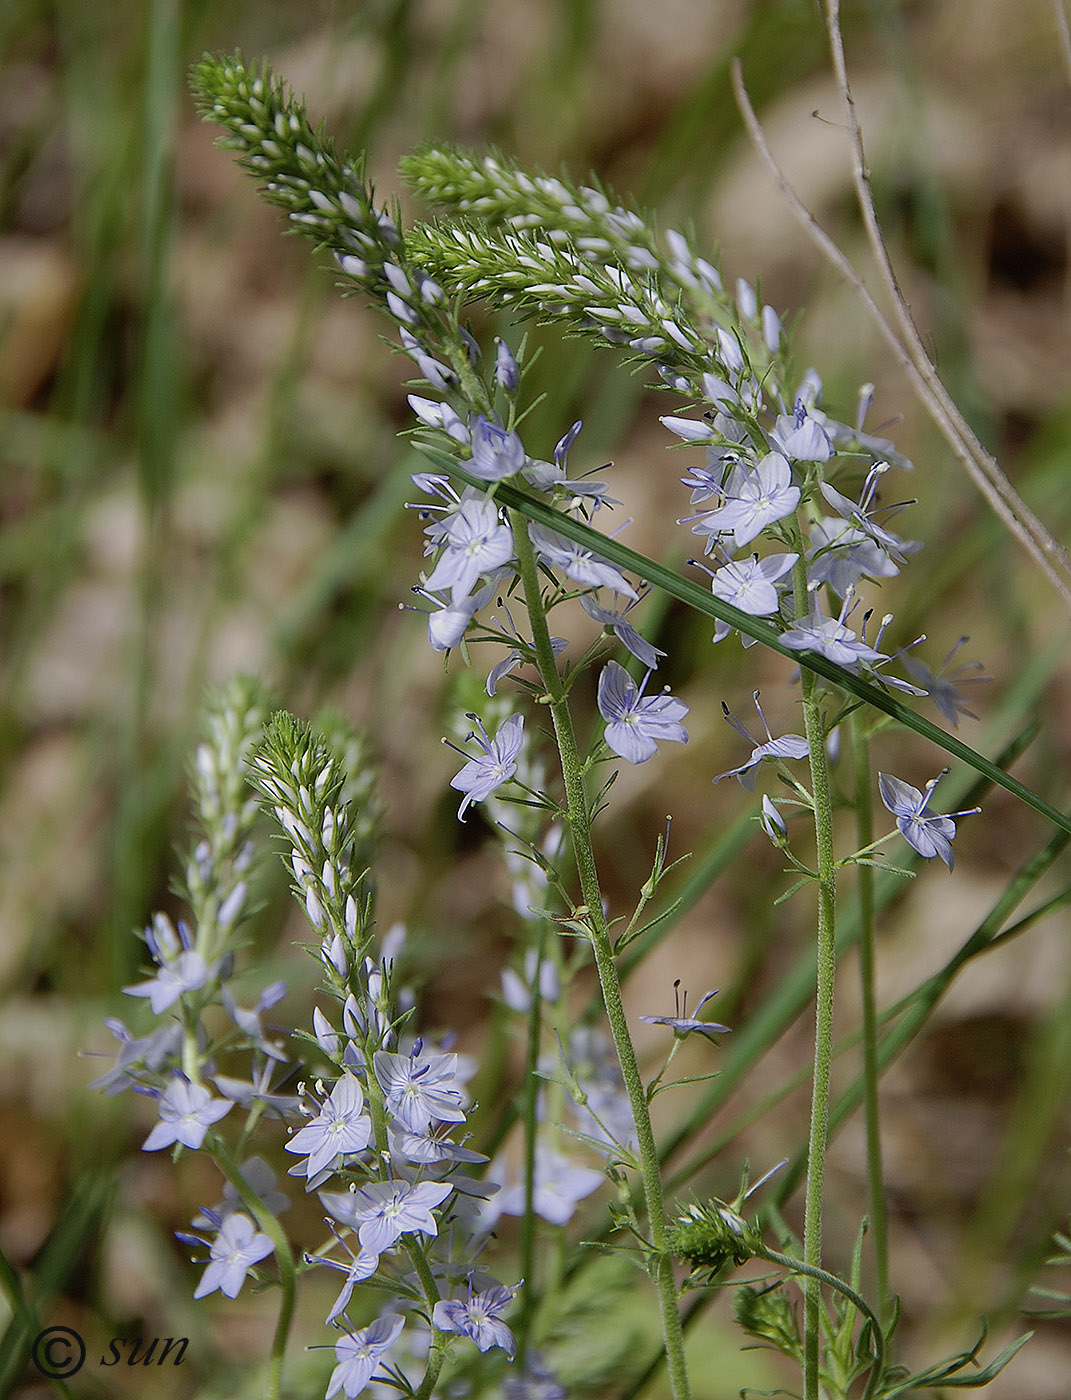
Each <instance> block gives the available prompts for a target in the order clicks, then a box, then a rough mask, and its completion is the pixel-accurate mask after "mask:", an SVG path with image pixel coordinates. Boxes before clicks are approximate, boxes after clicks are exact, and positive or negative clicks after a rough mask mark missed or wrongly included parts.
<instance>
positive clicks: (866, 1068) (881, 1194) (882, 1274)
mask: <svg viewBox="0 0 1071 1400" xmlns="http://www.w3.org/2000/svg"><path fill="white" fill-rule="evenodd" d="M849 734H850V736H851V745H852V767H853V772H854V776H855V829H856V835H857V839H858V842H859V848H860V849H863V848H865V847H867V846H869V845H870V843H871V841H873V839H874V828H873V821H872V819H871V810H870V745H869V743H868V742H867V736H866V730H865V728H864V722H863V717H862V715H860V714H859V712H858V711H856V712H855V713H854V714H853V715H851V717H850V719H849ZM856 875H857V880H858V886H857V888H858V894H859V980H860V995H861V999H862V1010H863V1026H862V1033H863V1104H864V1117H865V1121H866V1161H867V1180H868V1185H869V1193H870V1225H871V1231H872V1235H871V1238H872V1239H873V1241H874V1263H875V1269H876V1273H877V1298H878V1312H879V1313H880V1314H881V1317H882V1319H883V1320H884V1319H886V1318H887V1317H888V1315H889V1229H888V1215H887V1212H886V1210H885V1173H884V1170H883V1165H882V1154H881V1119H880V1116H879V1112H878V1077H879V1067H878V1017H877V1000H876V996H875V975H876V954H875V943H874V870H873V867H872V866H869V865H859V866H856Z"/></svg>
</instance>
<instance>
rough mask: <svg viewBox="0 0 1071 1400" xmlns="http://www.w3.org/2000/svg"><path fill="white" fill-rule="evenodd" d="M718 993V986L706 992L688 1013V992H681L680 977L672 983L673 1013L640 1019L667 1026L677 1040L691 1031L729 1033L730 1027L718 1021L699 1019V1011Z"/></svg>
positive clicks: (651, 1023)
mask: <svg viewBox="0 0 1071 1400" xmlns="http://www.w3.org/2000/svg"><path fill="white" fill-rule="evenodd" d="M717 995H718V988H717V987H715V988H714V990H713V991H712V992H707V994H706V996H703V997H700V998H699V1001H698V1002H697V1004H696V1008H695V1011H694V1012H693V1013H692V1015H691V1016H689V1015H688V993H687V992H683V993H682V992H681V983H680V978H679V977H678V978H677V980H676V981H675V982H674V983H673V1005H674V1011H675V1014H674V1015H672V1016H641V1017H640V1020H641V1021H645V1022H646V1023H647V1025H649V1026H669V1028H670V1030H671V1031H672V1032H673V1034H674V1036H676V1037H677V1039H678V1040H683V1039H684V1037H685V1036H686V1035H691V1034H692V1032H693V1031H696V1032H698V1034H699V1035H705V1036H715V1035H729V1034H730V1027H729V1026H723V1025H721V1024H720V1023H719V1022H718V1021H701V1020H700V1019H699V1013H700V1011H702V1009H703V1007H704V1006H705V1005H706V1003H707V1002H708V1001H709V1000H710V998H711V997H715V996H717Z"/></svg>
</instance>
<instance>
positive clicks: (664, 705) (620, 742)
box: [598, 661, 688, 763]
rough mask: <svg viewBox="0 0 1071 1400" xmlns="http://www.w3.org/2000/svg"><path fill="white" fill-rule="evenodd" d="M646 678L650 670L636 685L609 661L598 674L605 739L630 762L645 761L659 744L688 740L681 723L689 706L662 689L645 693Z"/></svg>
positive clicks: (625, 673)
mask: <svg viewBox="0 0 1071 1400" xmlns="http://www.w3.org/2000/svg"><path fill="white" fill-rule="evenodd" d="M649 677H650V672H648V673H647V676H646V677H645V678H644V681H643V684H642V685H640V686H637V684H636V682H635V681H634V680H633V679H632V677H631V676H630V675H629V673H628V672H627V671H626V670H625V668H624V666H619V665H618V663H617V662H616V661H608V662H607V663H606V665H605V666H604V667H603V671H602V675H601V676H600V677H599V696H598V700H599V713H600V714H601V715H602V717H603V719H604V720H605V721H606V742H607V744H608V745H609V746H610V748H611V749H613V751H614V753H616V754H618V755H619V756H620V757H621V758H626V759H628V761H629V763H646V762H647V760H648V759H649V758H650V757H651V756H652V755H653V754H654V752H655V750H656V748H657V746H658V744H659V743H662V742H666V741H669V740H671V741H672V742H674V743H677V744H686V743H687V742H688V731H687V730H686V729H685V727H684V725H683V724H681V720H682V719H683V718H684V716H685V715H686V714H687V713H688V706H687V705H686V704H685V703H684V701H683V700H677V699H676V698H675V697H674V696H672V695H667V694H666V693H665V692H663V693H662V694H659V695H644V693H643V687H644V686H645V685H646V684H647V680H648V679H649Z"/></svg>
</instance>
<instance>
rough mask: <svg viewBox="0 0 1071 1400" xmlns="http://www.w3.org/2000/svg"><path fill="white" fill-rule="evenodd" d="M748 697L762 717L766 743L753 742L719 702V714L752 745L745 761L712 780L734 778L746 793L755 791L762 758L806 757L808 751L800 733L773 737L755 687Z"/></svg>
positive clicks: (729, 711) (723, 704) (724, 705)
mask: <svg viewBox="0 0 1071 1400" xmlns="http://www.w3.org/2000/svg"><path fill="white" fill-rule="evenodd" d="M752 699H753V700H754V702H755V708H756V710H758V712H759V718H760V719H761V720H762V727H763V729H765V730H766V743H765V744H755V740H754V739H753V738H752V736H751V735H750V734H749V733H748V732H747V730H746V729H745V728H744V726H743V725H742V724H741V723H740V721H739V720H738V719H737V717H736V716H735V715H734V714H733V713H732V711H731V710H730V709H729V707H728V705H726V704H725V702H724V700H723V701H722V706H721V708H722V713H723V714H724V715H725V718H726V719H727V720H728V722H729V723H730V724H731V725H732V727H733V728H734V729H735V730H736V732H737V733H738V734H742V735H743V736H744V738H745V739H746V740H747V741H748V743H750V744H755V747H754V748H753V749H752V750H751V755H750V757H749V758H748V759H747V761H746V762H745V763H741V764H740V766H739V767H738V768H729V769H727V770H726V771H725V772H724V773H719V774H718V776H717V777H716V778H715V779H714V781H715V782H716V783H720V782H721V780H722V778H736V779H737V781H738V782H739V783H740V786H741V787H742V788H744V789H745V790H746V791H747V792H754V791H755V781H756V779H757V777H758V772H757V771H752V770H757V767H758V765H759V764H760V763H762V761H763V760H764V759H767V758H773V759H784V758H806V757H807V754H808V753H809V752H810V748H809V745H808V743H807V740H806V739H805V738H804V737H803V736H802V735H801V734H782V735H781V737H780V738H779V739H775V738H774V737H773V735H772V734H771V733H770V726H769V725H768V724H767V722H766V716H765V714H764V713H763V710H762V706H761V705H760V704H759V692H758V691H757V690H756V691H755V693H754V695H753V696H752Z"/></svg>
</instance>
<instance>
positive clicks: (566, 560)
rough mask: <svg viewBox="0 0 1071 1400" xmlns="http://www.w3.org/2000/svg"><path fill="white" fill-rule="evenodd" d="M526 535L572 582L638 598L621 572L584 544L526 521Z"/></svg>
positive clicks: (535, 547)
mask: <svg viewBox="0 0 1071 1400" xmlns="http://www.w3.org/2000/svg"><path fill="white" fill-rule="evenodd" d="M528 537H529V539H530V540H531V541H532V547H533V549H534V550H535V552H536V554H537V555H538V556H539V558H540V559H541V560H542V561H543V563H545V564H549V565H551V566H552V567H555V568H559V569H561V571H562V573H564V574H565V576H566V578H570V579H572V580H573V582H574V583H582V584H583V585H584V586H585V587H586V588H612V589H613V591H614V592H615V593H623V594H624V595H625V597H626V598H637V597H639V594H638V593H637V592H636V590H635V589H634V588H633V587H632V585H631V584H629V583H628V582H627V581H626V579H625V576H624V574H622V573H621V572H620V571H619V570H618V569H615V568H614V566H613V565H612V564H608V563H607V562H606V560H605V559H600V558H599V556H598V555H597V554H594V553H593V552H592V551H591V550H590V549H587V548H586V547H585V546H584V545H580V544H575V543H574V542H573V541H572V540H567V539H566V538H565V536H564V535H559V534H558V532H557V531H556V530H548V529H546V528H545V527H544V526H542V525H536V524H535V523H530V524H529V526H528Z"/></svg>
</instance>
